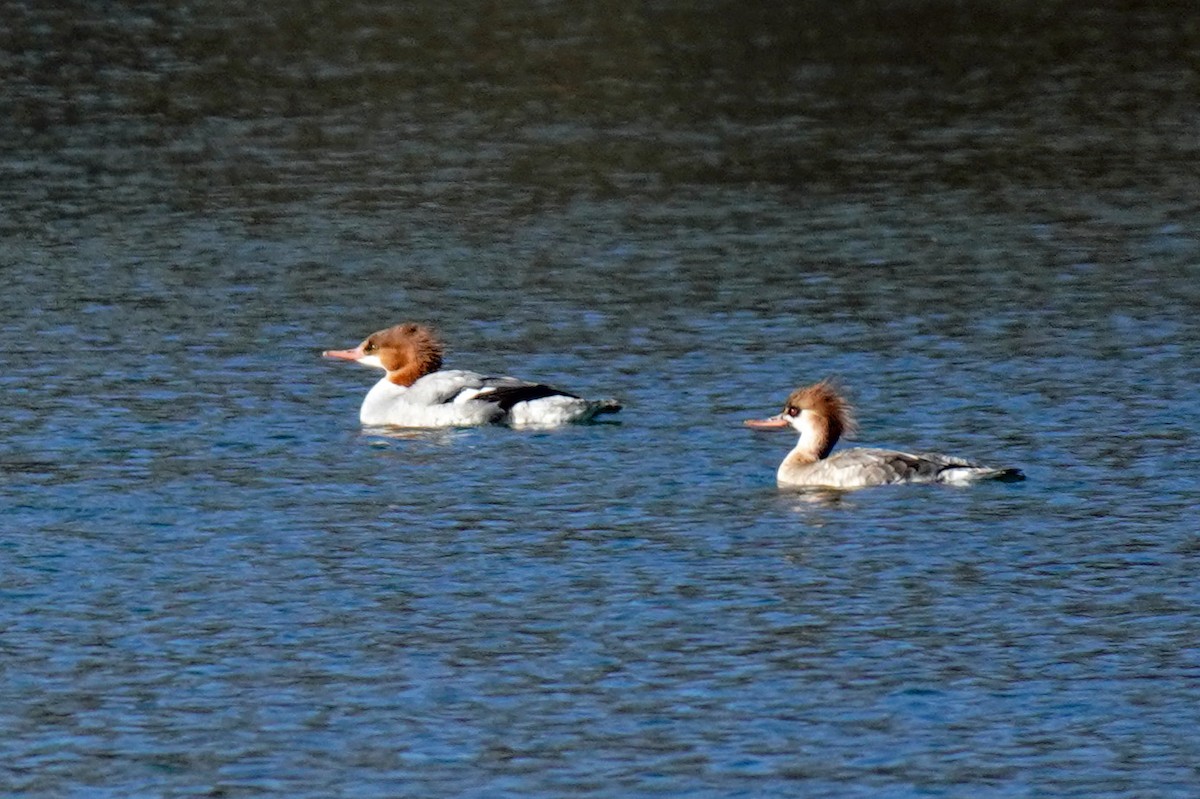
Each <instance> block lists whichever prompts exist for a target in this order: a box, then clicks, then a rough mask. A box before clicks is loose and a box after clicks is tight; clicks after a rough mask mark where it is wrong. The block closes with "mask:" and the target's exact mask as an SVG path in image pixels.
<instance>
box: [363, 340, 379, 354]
mask: <svg viewBox="0 0 1200 799" xmlns="http://www.w3.org/2000/svg"><path fill="white" fill-rule="evenodd" d="M375 349H376V347H375V342H374V341H368V342H367V346H365V347H363V352H374V351H375Z"/></svg>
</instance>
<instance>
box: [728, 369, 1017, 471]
mask: <svg viewBox="0 0 1200 799" xmlns="http://www.w3.org/2000/svg"><path fill="white" fill-rule="evenodd" d="M745 424H746V426H747V427H752V428H754V429H757V430H775V429H787V428H788V427H791V428H792V429H794V430H796V432H798V433H799V434H800V440H799V441H798V442H796V446H795V447H794V448H793V449H792V451H791V452H790V453H788V456H787V457H786V458H784V459H783V463H781V464H779V471H778V472H776V475H775V476H776V479H777V480H778V482H779V485H781V486H812V487H825V488H864V487H866V486H876V485H887V484H890V483H953V484H960V485H961V484H966V483H975V482H978V481H980V480H1003V481H1016V480H1024V479H1025V475H1023V474H1022V473H1021V471H1020V470H1019V469H1011V468H1003V467H1001V468H996V467H991V466H983V465H981V464H979V463H975V462H974V461H969V460H966V459H963V458H956V457H953V456H950V455H942V454H940V453H936V452H915V453H909V452H899V451H897V450H891V449H863V448H859V449H848V450H843V451H841V452H838V453H837V454H835V455H831V454H830V452H831V451H832V450H833V447H834V445H835V444H837V442H838V439H839V438H840V437H841V436H842V435H849V434H851V433H853V432H854V431H855V430H856V429H857V424H856V422H855V420H854V416H853V411H852V409H851V407H850V405H849V404H848V403H847V402H846V400H845V399H844V398H843V397H842V396H841V395H840V394H839V393H838V392H837V390H836V389H835V388H834V386H833V384H832V383H830V382H829V381H828V380H823V381H821V382H820V383H816V384H814V385H811V386H805V387H803V388H798V389H796V390H795V391H793V392H792V394H791V396H789V397H788V400H787V403H786V404H785V405H784V406H783V411H782V412H781V413H779V414H777V415H775V416H772V417H770V418H769V419H749V420H747V421H746V422H745Z"/></svg>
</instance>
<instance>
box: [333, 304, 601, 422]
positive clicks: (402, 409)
mask: <svg viewBox="0 0 1200 799" xmlns="http://www.w3.org/2000/svg"><path fill="white" fill-rule="evenodd" d="M442 351H443V348H442V343H441V341H439V340H438V337H437V335H436V334H435V333H434V332H433V331H432V330H431V329H429V328H428V327H426V326H425V325H419V324H414V323H412V322H405V323H403V324H399V325H396V326H394V327H389V328H387V329H386V330H379V331H377V332H375V333H372V334H371V335H369V336H367V338H366V339H365V340H364V341H363V342H362V343H361V344H359V345H358V347H356V348H355V349H352V350H326V351H325V352H324V353H323V354H324V356H325V357H326V358H340V359H342V360H346V361H357V362H358V363H361V364H363V365H365V366H374V367H376V368H378V369H383V370H384V371H385V372H387V374H386V375H384V377H383V379H381V380H380V381H379V382H378V383H376V384H375V386H374V387H373V388H372V389H371V390H370V391H369V392H367V396H366V399H364V400H363V404H362V408H361V409H360V411H359V414H358V418H359V419H360V420H361V421H362V423H363V424H365V425H397V426H400V427H474V426H478V425H485V424H509V425H512V426H514V427H557V426H558V425H563V424H569V423H571V422H586V421H588V420H590V419H592V418H593V417H595V416H597V415H599V414H602V413H616V412H617V411H619V410H621V405H620V404H619V403H618V402H617V401H616V400H611V399H605V400H587V399H583V398H582V397H577V396H575V395H574V394H570V393H568V392H566V391H560V390H559V389H557V388H553V387H551V386H547V385H544V384H542V383H530V382H528V381H525V380H518V379H517V378H515V377H496V376H489V375H481V374H478V373H476V372H467V371H463V370H461V369H448V370H442Z"/></svg>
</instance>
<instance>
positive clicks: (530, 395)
mask: <svg viewBox="0 0 1200 799" xmlns="http://www.w3.org/2000/svg"><path fill="white" fill-rule="evenodd" d="M575 396H576V395H575V394H571V393H568V392H566V391H560V390H559V389H557V388H554V387H553V386H546V385H542V384H541V383H528V384H526V385H521V386H497V387H496V388H491V389H488V390H486V391H481V392H479V393H478V394H476V395H475V399H477V400H481V401H483V402H492V403H495V404H496V405H499V406H500V408H501V409H502V410H504V411H506V412H507V411H510V410H512V406H514V405H516V404H517V403H518V402H529V401H531V400H537V399H542V398H544V397H575Z"/></svg>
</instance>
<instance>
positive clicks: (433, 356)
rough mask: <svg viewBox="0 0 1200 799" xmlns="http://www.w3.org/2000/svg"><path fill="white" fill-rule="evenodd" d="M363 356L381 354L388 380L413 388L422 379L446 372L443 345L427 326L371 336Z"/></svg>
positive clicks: (413, 325) (410, 325) (408, 324)
mask: <svg viewBox="0 0 1200 799" xmlns="http://www.w3.org/2000/svg"><path fill="white" fill-rule="evenodd" d="M362 346H363V352H364V353H365V354H367V355H376V354H378V355H379V356H380V359H381V363H382V364H383V367H384V368H385V369H387V371H388V379H389V380H391V381H392V382H393V383H396V384H397V385H401V386H411V385H412V384H413V383H414V382H416V381H417V380H418V379H420V378H421V377H424V376H425V375H427V374H429V373H431V372H436V371H437V370H438V369H441V368H442V350H443V347H442V342H441V341H440V340H439V339H438V337H437V334H436V333H434V332H433V330H432V329H431V328H429V327H426V326H425V325H419V324H416V323H415V322H404V323H402V324H399V325H396V326H394V327H389V328H387V329H386V330H380V331H378V332H376V333H372V334H371V335H370V336H367V340H366V341H364V342H363V345H362Z"/></svg>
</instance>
